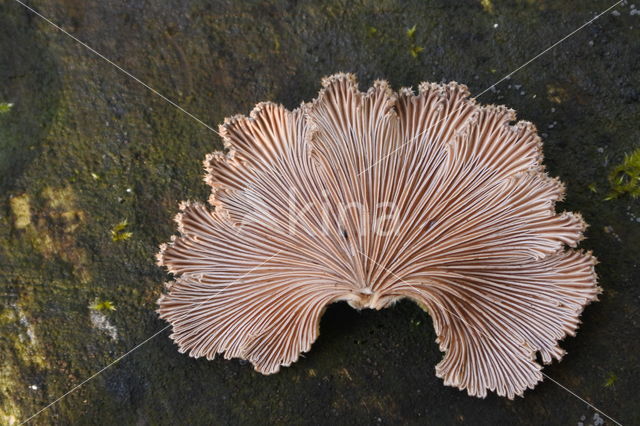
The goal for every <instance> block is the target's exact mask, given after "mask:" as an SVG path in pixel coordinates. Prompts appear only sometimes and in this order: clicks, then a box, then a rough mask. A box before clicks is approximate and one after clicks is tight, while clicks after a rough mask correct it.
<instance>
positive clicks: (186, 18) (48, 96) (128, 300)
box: [0, 0, 640, 425]
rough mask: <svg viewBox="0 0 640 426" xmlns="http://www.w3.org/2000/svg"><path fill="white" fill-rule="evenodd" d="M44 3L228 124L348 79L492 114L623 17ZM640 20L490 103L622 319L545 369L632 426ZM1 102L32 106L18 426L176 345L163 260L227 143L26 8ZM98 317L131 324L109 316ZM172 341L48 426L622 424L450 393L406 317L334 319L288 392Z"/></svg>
mask: <svg viewBox="0 0 640 426" xmlns="http://www.w3.org/2000/svg"><path fill="white" fill-rule="evenodd" d="M33 4H34V6H35V7H37V8H38V10H40V11H41V12H42V13H43V14H45V15H46V16H48V17H50V18H51V19H52V20H53V21H54V22H56V23H58V24H60V25H62V26H63V28H64V29H65V30H66V31H68V32H70V33H71V34H73V35H74V36H76V37H79V38H80V39H82V40H84V41H86V42H87V43H88V44H90V45H91V46H93V47H94V48H95V49H97V50H98V51H100V52H102V53H103V54H104V55H106V56H107V57H109V58H110V59H112V60H113V61H115V62H116V63H118V64H120V65H121V66H122V67H124V68H125V69H127V70H128V71H129V72H131V73H132V74H134V75H135V76H137V77H139V78H140V79H141V80H143V81H145V82H146V83H148V84H149V85H150V86H152V87H154V88H156V89H157V90H159V91H160V92H162V93H163V94H165V95H166V96H168V97H170V98H171V99H174V100H175V101H176V102H177V103H178V104H180V105H181V106H183V107H184V108H185V109H187V110H188V111H190V112H191V113H193V114H194V115H195V116H197V117H199V118H200V119H202V120H203V121H205V122H206V123H208V124H209V125H212V126H215V125H216V124H217V123H219V122H221V121H222V120H223V118H224V117H225V116H229V115H233V114H237V113H243V114H247V113H248V112H249V111H250V110H251V108H252V107H253V105H254V104H255V103H256V102H258V101H263V100H273V101H276V102H280V103H283V104H284V105H286V106H287V107H295V106H297V105H299V103H300V102H301V101H303V100H310V99H311V98H313V97H314V96H315V95H316V93H317V90H318V88H319V81H320V78H321V77H322V76H325V75H328V74H332V73H334V72H337V71H348V72H354V73H355V74H356V75H357V76H358V78H359V80H360V84H361V87H363V88H364V87H367V86H369V85H370V83H371V82H372V81H373V80H375V79H377V78H384V79H387V80H388V81H389V82H390V83H391V84H392V85H393V86H394V87H395V88H399V87H401V86H413V87H417V85H418V83H420V82H421V81H435V82H440V81H450V80H455V81H458V82H461V83H465V84H467V85H468V86H469V88H470V90H471V92H472V93H480V92H482V91H484V90H485V89H486V88H488V87H490V86H491V85H492V84H494V83H495V82H496V81H498V80H499V79H500V78H501V77H502V76H504V75H506V74H508V73H509V72H510V71H512V70H514V69H516V68H517V67H519V66H520V65H522V64H523V63H525V62H526V61H527V60H528V59H530V58H532V57H533V56H535V55H536V54H537V53H538V52H540V51H542V50H544V49H545V48H546V47H548V46H549V45H551V44H553V43H554V42H556V41H558V40H560V39H561V38H562V37H564V36H565V35H566V34H568V33H569V32H571V31H573V30H574V29H575V28H577V27H579V26H580V25H582V24H583V23H584V22H586V21H588V20H589V19H591V18H592V17H594V16H595V14H596V13H597V12H599V11H602V10H604V9H605V8H606V7H608V6H610V2H602V1H586V2H580V4H579V5H578V4H575V3H573V2H562V3H561V4H558V2H548V1H535V0H531V1H521V2H509V3H508V4H507V2H497V1H495V2H491V1H464V2H455V4H450V2H446V1H439V2H438V1H412V2H395V1H382V2H380V1H356V2H346V1H330V2H326V3H321V2H316V1H290V2H285V1H276V2H269V3H267V2H248V3H245V2H233V1H225V2H209V1H207V2H204V1H193V2H177V1H165V2H151V1H139V0H137V1H130V2H116V1H102V2H95V1H77V0H64V1H51V0H42V1H35V0H34V2H33ZM638 6H639V7H640V5H638ZM635 10H636V9H635V7H632V5H631V4H629V3H624V5H621V6H619V7H618V8H617V9H616V12H617V13H615V14H614V13H608V14H606V15H605V16H603V17H602V18H601V19H599V20H597V21H596V22H595V23H594V24H593V25H590V26H588V27H587V28H585V29H584V30H582V31H580V32H579V33H577V34H575V35H574V36H572V37H571V38H569V39H568V40H566V41H565V42H563V43H562V44H561V45H559V46H558V47H556V48H555V49H553V50H552V51H551V52H549V53H547V54H545V55H544V56H542V57H540V58H539V59H538V60H536V61H535V62H533V63H531V64H530V65H528V66H526V67H525V68H523V69H522V70H520V71H518V72H517V73H515V74H514V75H513V76H512V77H511V78H510V79H507V80H505V81H502V82H501V83H500V84H499V85H496V87H495V88H494V89H492V90H488V91H487V92H486V93H484V94H483V95H482V96H481V97H480V98H479V102H482V103H498V104H506V105H508V106H509V107H511V108H514V109H515V110H516V111H517V112H518V116H519V118H520V119H526V120H529V121H532V122H533V123H535V124H536V125H537V126H538V129H539V131H540V133H541V135H542V136H543V139H544V149H545V164H546V165H547V168H548V170H549V173H550V174H551V175H552V176H559V177H560V178H561V179H562V181H564V182H565V183H566V184H567V189H568V191H567V197H566V200H565V201H564V202H563V203H561V204H560V205H559V206H558V210H560V211H561V210H565V209H566V210H569V211H578V212H581V213H582V214H583V215H584V218H585V220H586V221H587V222H588V223H589V224H590V225H591V226H590V228H589V230H588V231H587V237H588V238H587V239H586V240H585V241H584V242H583V243H582V244H581V246H582V247H583V248H586V249H591V250H593V251H594V252H595V254H596V255H597V257H598V258H599V260H600V264H599V265H598V266H597V271H598V274H599V276H600V285H601V286H602V287H603V289H604V293H603V294H602V296H601V298H600V299H601V300H600V302H598V303H595V304H592V305H590V306H589V307H588V308H587V309H586V310H585V313H584V315H583V317H582V321H583V324H582V326H581V327H580V329H579V331H578V334H577V336H576V337H571V338H567V339H566V340H565V341H564V342H562V346H563V347H564V348H565V349H566V350H567V351H568V355H567V356H566V357H565V358H564V360H563V361H562V362H561V363H554V364H552V365H551V366H548V367H546V368H545V370H544V371H545V373H547V374H548V375H549V376H550V377H552V378H554V379H555V380H557V381H558V382H560V383H562V384H563V385H565V386H567V387H568V388H570V389H572V390H573V391H575V392H576V393H577V394H579V395H581V396H582V397H583V398H585V399H586V400H588V401H590V402H591V403H592V404H594V405H595V406H597V407H599V408H601V409H602V410H603V411H604V412H605V413H607V414H609V415H611V416H613V417H614V418H616V419H618V420H619V421H620V422H622V423H624V424H637V423H640V407H639V405H638V403H637V402H636V400H635V396H636V392H635V389H636V385H637V383H638V382H640V369H639V368H640V367H639V365H640V363H639V362H638V353H639V352H640V343H639V341H638V335H639V334H638V332H639V327H640V324H639V321H640V309H639V308H638V306H640V303H639V302H640V287H639V286H638V284H640V269H639V266H638V259H639V258H640V243H639V241H640V223H639V222H638V218H639V217H640V203H639V200H637V199H636V200H633V199H631V198H628V197H620V198H617V199H614V200H608V201H605V200H604V198H605V196H606V194H607V192H608V189H609V183H608V181H607V175H608V173H609V171H610V169H611V168H612V167H614V166H615V165H616V164H618V163H620V162H621V161H622V159H623V158H624V154H625V153H628V152H630V151H632V150H633V149H634V148H636V147H638V146H639V144H640V127H639V126H638V117H640V74H639V72H638V70H639V69H640V66H639V65H640V63H639V59H638V58H639V57H640V55H639V54H640V43H638V40H640V16H638V13H635V12H634V11H635ZM414 25H415V31H413V32H412V34H411V36H409V35H408V34H407V30H409V29H411V28H412V27H413V26H414ZM0 102H7V103H12V104H13V106H12V107H11V109H10V111H8V112H5V113H2V114H0V188H1V191H0V194H1V197H0V264H1V265H0V271H1V272H0V277H1V278H2V279H1V280H0V296H1V298H2V299H1V303H0V342H1V343H0V383H1V384H0V422H1V423H3V424H7V423H9V424H11V423H12V422H18V421H20V420H25V419H27V418H28V417H29V416H30V415H31V414H33V413H35V412H37V411H38V410H39V409H40V408H42V407H44V406H45V405H47V404H48V403H49V402H51V401H53V400H54V399H56V398H57V397H58V396H60V395H62V394H64V393H65V392H67V391H68V390H69V389H70V388H72V387H73V386H75V385H77V384H79V383H81V382H82V381H83V380H85V379H86V378H88V377H90V376H91V375H92V374H94V373H95V372H97V371H99V370H100V369H102V368H103V367H104V366H106V365H108V364H109V363H111V362H112V361H113V360H115V359H116V358H117V357H119V356H120V355H122V354H124V353H125V352H127V351H128V350H130V349H132V348H134V347H135V346H136V345H138V344H139V343H141V342H143V341H144V340H145V339H147V338H148V337H150V336H152V335H153V334H154V333H156V332H158V331H159V330H162V329H163V327H166V323H164V322H162V321H160V320H159V319H158V318H157V315H156V313H155V309H156V303H155V302H156V299H157V298H158V296H159V295H160V293H161V291H162V283H163V281H164V280H165V279H166V277H165V274H164V272H163V271H162V270H161V269H159V268H157V267H156V266H155V263H154V260H155V259H154V255H155V253H156V251H157V246H158V244H159V243H160V242H163V241H166V240H167V239H168V238H169V236H170V235H171V234H172V233H173V232H174V224H173V222H172V220H171V219H172V217H173V216H174V214H175V213H176V211H177V208H178V203H179V201H181V200H185V199H195V200H206V198H207V196H208V191H207V188H206V186H205V185H204V183H203V182H202V180H201V177H202V169H201V161H202V159H203V158H204V155H205V154H206V153H208V152H211V151H213V150H217V149H220V148H221V142H220V139H219V137H218V136H217V135H215V134H214V133H212V132H211V131H209V130H208V129H207V128H206V127H204V126H202V125H201V124H200V123H198V122H196V121H195V120H193V119H191V118H189V117H188V116H186V115H185V114H183V113H182V112H180V111H179V110H177V109H176V108H174V107H172V106H171V105H169V104H168V103H166V102H165V101H163V100H162V99H160V98H158V97H157V96H155V95H154V94H153V93H151V92H150V91H148V90H146V89H145V88H144V87H142V86H140V85H139V84H137V83H136V82H135V81H133V80H132V79H131V78H129V77H127V76H125V75H123V74H122V73H120V72H119V71H118V70H116V69H115V68H113V67H112V66H110V65H108V64H106V63H105V62H103V61H101V60H99V59H97V58H96V57H95V56H93V55H92V54H91V53H90V52H89V51H87V50H86V49H84V48H82V47H81V46H79V45H78V44H77V43H75V42H74V41H73V40H71V39H70V38H69V37H67V36H65V35H64V34H62V33H60V32H58V31H56V30H54V29H53V28H52V27H51V26H49V25H48V24H47V23H45V22H44V21H42V20H40V19H37V18H35V17H34V16H33V15H31V14H30V13H28V12H27V11H26V10H25V9H24V8H22V7H21V6H20V5H19V4H17V3H15V2H12V1H9V0H5V1H0ZM125 219H126V220H127V222H126V223H127V225H126V227H117V225H118V224H121V223H122V222H123V221H124V220H125ZM114 228H115V229H114ZM127 232H131V235H129V236H126V235H125V234H126V233H127ZM114 233H115V234H114ZM114 235H118V236H119V237H117V238H116V237H115V236H114ZM96 300H100V301H110V302H112V304H113V306H114V307H115V310H111V309H102V310H100V311H99V315H97V314H96V313H95V312H94V311H95V309H93V308H91V307H90V306H92V303H94V302H95V301H96ZM169 333H170V332H169V331H168V330H166V331H163V332H161V333H160V334H159V335H157V336H156V337H154V338H153V339H151V340H149V341H148V342H146V343H145V344H144V345H142V346H141V347H140V348H139V349H137V350H136V351H135V352H133V353H132V354H131V355H129V356H127V357H126V358H124V359H123V360H122V361H121V362H119V363H118V364H116V365H114V366H112V367H111V368H109V369H107V370H106V371H104V372H103V373H102V374H100V375H99V376H98V377H96V378H95V379H93V380H91V381H90V382H89V383H87V384H86V385H84V386H82V387H81V388H79V389H78V390H77V391H75V392H74V393H72V394H71V395H69V396H67V397H65V398H64V399H62V400H61V401H60V402H59V403H57V404H55V405H54V406H52V407H51V408H50V409H48V410H46V411H44V412H43V413H41V414H40V415H39V416H38V417H36V418H35V419H34V420H33V422H34V424H94V423H95V424H118V423H120V424H134V423H135V424H181V423H189V424H228V423H230V424H240V423H242V424H253V423H264V422H267V423H290V424H318V423H325V422H332V423H339V424H343V423H345V424H346V423H348V424H354V423H355V424H375V423H380V424H391V423H428V424H507V423H519V424H532V425H533V424H536V425H537V424H583V425H587V424H594V425H599V424H607V423H610V421H609V420H608V419H607V418H606V417H605V416H603V415H601V414H598V413H596V412H595V411H594V410H593V409H591V408H589V407H588V406H587V405H586V404H584V403H583V402H581V401H580V400H578V399H576V398H575V397H573V396H572V395H570V394H569V393H568V392H567V391H565V390H563V389H562V388H560V387H559V386H557V385H556V384H554V383H552V382H551V381H549V380H545V381H544V382H543V383H541V384H540V385H538V386H537V387H536V388H535V390H532V391H527V392H526V393H525V397H524V398H518V399H516V400H514V401H509V400H506V399H503V398H498V397H496V396H494V395H491V396H489V397H487V398H486V399H484V400H480V399H476V398H471V397H468V396H467V395H466V393H465V392H461V391H459V390H457V389H454V388H449V387H445V386H443V384H442V381H441V380H440V379H438V378H436V377H435V372H434V366H435V364H436V363H437V362H439V360H440V359H441V357H442V355H441V354H440V353H439V351H438V348H437V345H436V344H435V342H434V340H435V335H434V331H433V329H432V326H431V320H430V319H429V317H428V315H427V314H426V313H424V312H423V311H422V310H421V309H420V308H419V307H418V306H416V305H415V304H413V303H410V302H408V301H407V302H401V303H399V304H397V305H395V306H394V307H392V308H389V309H386V310H382V311H370V310H363V311H361V312H358V311H355V310H353V309H351V308H350V307H349V306H348V305H346V304H336V305H332V306H330V307H329V309H328V310H327V312H326V314H325V315H324V317H323V320H322V323H321V335H320V338H319V339H318V341H317V342H316V343H315V344H314V345H313V348H312V351H311V352H309V353H308V354H306V355H305V357H304V358H302V359H301V360H300V361H299V362H298V363H296V364H295V365H293V366H292V367H290V368H285V369H283V370H282V371H281V372H280V373H279V374H277V375H273V376H266V377H265V376H262V375H260V374H257V373H255V372H253V371H252V369H251V366H250V365H248V364H246V363H242V362H239V361H237V360H234V361H226V360H222V359H217V360H214V361H206V360H201V359H199V360H194V359H192V358H190V357H188V356H186V355H181V354H179V353H178V351H177V350H176V347H175V345H174V344H173V343H172V341H171V340H170V339H169Z"/></svg>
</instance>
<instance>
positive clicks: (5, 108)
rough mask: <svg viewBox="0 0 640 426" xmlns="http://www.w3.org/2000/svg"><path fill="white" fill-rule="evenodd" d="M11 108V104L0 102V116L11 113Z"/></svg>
mask: <svg viewBox="0 0 640 426" xmlns="http://www.w3.org/2000/svg"><path fill="white" fill-rule="evenodd" d="M11 108H13V104H12V103H9V102H0V114H5V113H7V112H9V111H11Z"/></svg>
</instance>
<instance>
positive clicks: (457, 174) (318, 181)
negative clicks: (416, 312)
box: [158, 74, 600, 398]
mask: <svg viewBox="0 0 640 426" xmlns="http://www.w3.org/2000/svg"><path fill="white" fill-rule="evenodd" d="M513 121H515V113H514V111H513V110H511V109H508V108H506V107H503V106H494V105H490V106H482V105H478V104H476V102H475V101H474V100H473V99H471V98H470V97H469V93H468V91H467V88H466V87H465V86H463V85H460V84H457V83H449V84H446V85H440V84H432V83H422V84H421V85H420V86H419V90H418V92H417V93H414V91H412V90H411V89H406V88H405V89H401V90H400V91H399V92H397V93H396V92H394V91H392V90H391V89H390V88H389V86H388V84H387V83H386V82H384V81H377V82H376V83H375V84H374V86H373V87H372V88H370V89H369V90H368V91H367V92H366V93H362V92H360V91H359V90H358V87H357V83H356V80H355V77H354V76H353V75H350V74H336V75H333V76H331V77H328V78H325V79H324V80H323V88H322V90H321V91H320V94H319V96H318V98H317V99H316V100H314V101H313V102H311V103H307V104H302V105H301V107H300V108H298V109H296V110H293V111H289V110H287V109H285V108H284V107H282V106H280V105H276V104H273V103H261V104H259V105H257V106H256V108H255V109H254V110H253V111H252V112H251V116H250V117H244V116H235V117H232V118H229V119H227V120H225V122H224V124H223V125H221V126H220V133H221V135H222V137H223V139H224V143H225V146H226V148H227V149H228V152H227V153H222V152H216V153H213V154H210V155H208V156H207V158H206V160H205V168H206V177H205V181H206V182H207V183H208V184H209V185H210V186H211V188H212V194H211V198H210V199H209V203H210V204H211V206H213V208H211V207H208V206H206V205H204V204H202V203H197V202H186V203H183V204H182V205H181V207H180V213H179V214H178V215H177V217H176V222H177V223H178V230H179V236H178V237H174V238H173V240H172V241H171V243H169V244H167V245H163V246H162V247H161V250H160V253H159V254H158V263H159V264H160V265H163V266H166V267H167V268H168V270H169V272H171V273H172V274H174V276H175V277H176V278H175V281H174V282H171V283H169V284H168V285H167V288H168V292H167V294H165V295H163V296H162V297H161V298H160V300H159V302H158V303H159V310H158V312H159V314H160V316H161V317H162V318H164V319H166V320H167V321H168V322H169V323H170V324H171V325H172V327H173V333H172V335H171V337H172V338H173V339H174V340H175V342H176V343H177V345H178V346H179V348H180V351H181V352H188V353H189V354H190V355H191V356H193V357H202V356H204V357H207V359H212V358H214V356H215V355H216V354H219V353H220V354H222V353H223V354H224V357H225V358H227V359H230V358H243V359H246V360H248V361H250V362H251V363H253V365H254V366H255V369H256V370H257V371H259V372H261V373H264V374H270V373H275V372H277V371H278V370H279V369H280V366H288V365H290V364H291V363H293V362H295V361H296V360H297V359H298V357H299V355H300V353H302V352H306V351H308V350H309V349H310V347H311V344H312V343H313V341H314V340H315V339H316V337H317V336H318V331H319V330H318V328H319V320H320V317H321V316H322V313H323V311H324V309H325V307H326V306H327V305H328V304H330V303H333V302H337V301H346V302H348V303H349V304H350V305H351V306H353V307H355V308H357V309H361V308H374V309H382V308H384V307H387V306H389V305H390V304H392V303H394V302H395V301H397V300H399V299H401V298H410V299H411V300H414V301H415V302H416V303H418V304H419V305H420V306H421V307H422V308H423V309H425V310H426V311H427V312H428V313H429V314H430V315H431V317H432V319H433V324H434V326H435V331H436V335H437V342H438V343H439V345H440V349H441V350H442V351H443V352H445V356H444V359H443V360H442V361H441V362H440V363H439V364H438V365H437V366H436V374H437V375H438V377H441V378H443V379H444V382H445V384H446V385H450V386H456V387H458V388H460V389H463V390H464V389H466V390H467V392H468V393H469V394H470V395H473V396H478V397H484V396H486V394H487V390H491V391H495V392H496V393H497V394H498V395H501V396H507V397H508V398H513V397H514V396H515V395H522V393H523V392H524V391H525V390H526V389H527V388H533V387H534V386H535V384H536V383H537V382H539V381H541V380H542V374H541V371H540V370H541V368H542V367H541V366H540V365H539V364H538V363H537V362H536V354H537V353H539V354H540V355H541V359H542V361H543V362H544V363H550V362H551V360H552V359H553V358H555V359H558V360H559V359H561V358H562V356H563V355H564V351H563V350H562V349H561V348H560V347H559V346H558V341H559V340H561V339H563V338H564V337H565V336H566V335H567V334H569V335H573V334H574V333H575V331H576V329H577V327H578V324H579V319H578V318H579V316H580V314H581V312H582V310H583V309H584V307H585V306H586V305H587V304H588V303H589V302H591V301H593V300H596V298H597V294H598V293H599V291H600V289H599V288H598V287H597V285H596V274H595V272H594V264H595V258H594V257H593V256H592V255H591V254H590V253H586V252H581V251H576V250H570V249H565V245H566V246H569V247H576V245H577V243H578V241H580V240H581V239H582V235H583V231H584V229H585V227H586V224H585V223H584V221H583V220H582V218H581V217H580V215H578V214H573V213H566V212H565V213H561V214H556V213H555V202H556V201H558V200H560V199H561V198H562V196H563V193H564V187H563V185H562V183H561V182H559V181H558V180H557V179H553V178H550V177H549V176H548V175H547V174H546V173H545V170H544V167H543V165H542V144H541V140H540V138H539V137H538V136H537V134H536V129H535V127H534V126H533V125H532V124H531V123H528V122H524V121H519V122H517V123H515V124H511V122H513Z"/></svg>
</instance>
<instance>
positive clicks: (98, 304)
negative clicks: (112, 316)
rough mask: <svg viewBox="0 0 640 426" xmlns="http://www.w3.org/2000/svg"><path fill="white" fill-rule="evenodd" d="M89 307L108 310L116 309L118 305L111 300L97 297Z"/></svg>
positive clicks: (103, 310) (96, 309)
mask: <svg viewBox="0 0 640 426" xmlns="http://www.w3.org/2000/svg"><path fill="white" fill-rule="evenodd" d="M89 307H90V308H91V309H93V310H94V311H99V312H108V311H115V310H116V305H114V303H113V302H112V301H110V300H100V299H95V300H94V301H93V303H92V304H91V306H89Z"/></svg>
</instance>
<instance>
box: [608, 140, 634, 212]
mask: <svg viewBox="0 0 640 426" xmlns="http://www.w3.org/2000/svg"><path fill="white" fill-rule="evenodd" d="M609 183H610V184H611V192H609V194H608V195H607V198H606V200H612V199H614V198H618V197H622V196H624V195H629V196H631V197H632V198H637V197H638V196H640V148H638V149H636V150H635V151H633V152H632V153H631V154H626V155H625V157H624V161H623V162H622V163H620V164H618V165H617V166H615V167H614V168H613V169H612V170H611V172H610V173H609Z"/></svg>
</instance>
